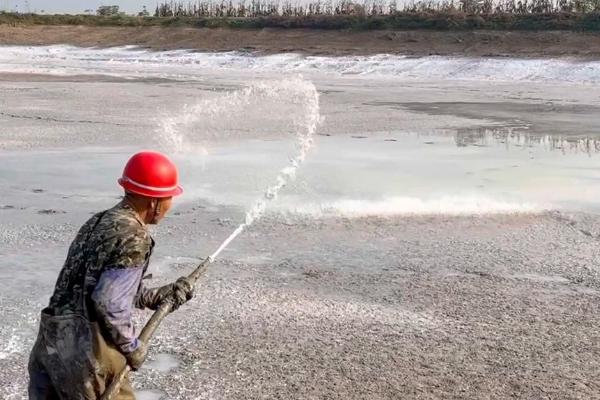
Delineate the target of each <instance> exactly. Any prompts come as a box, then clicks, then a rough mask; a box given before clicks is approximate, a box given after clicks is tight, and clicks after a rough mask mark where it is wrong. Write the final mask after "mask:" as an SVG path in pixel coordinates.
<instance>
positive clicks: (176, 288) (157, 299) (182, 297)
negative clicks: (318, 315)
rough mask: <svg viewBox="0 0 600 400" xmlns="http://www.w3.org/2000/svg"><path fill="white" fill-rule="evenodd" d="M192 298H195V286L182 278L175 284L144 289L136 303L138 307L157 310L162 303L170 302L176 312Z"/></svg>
mask: <svg viewBox="0 0 600 400" xmlns="http://www.w3.org/2000/svg"><path fill="white" fill-rule="evenodd" d="M192 297H194V285H193V283H192V281H190V280H189V279H188V278H186V277H184V276H182V277H181V278H179V279H177V281H175V283H170V284H168V285H165V286H161V287H157V288H153V289H144V291H143V293H142V294H141V296H140V297H139V299H138V300H137V302H136V306H137V307H138V308H149V309H151V310H156V309H158V307H160V305H161V304H162V303H164V302H166V301H168V302H170V303H171V304H172V307H171V310H172V311H175V310H177V309H178V308H179V306H181V305H182V304H184V303H185V302H187V301H188V300H190V299H191V298H192Z"/></svg>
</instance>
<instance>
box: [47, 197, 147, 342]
mask: <svg viewBox="0 0 600 400" xmlns="http://www.w3.org/2000/svg"><path fill="white" fill-rule="evenodd" d="M153 247H154V240H153V239H152V237H151V236H150V234H149V233H148V231H147V229H146V226H145V224H144V223H143V222H142V221H140V220H139V218H138V216H137V214H136V212H135V211H134V210H133V209H132V208H131V207H130V206H129V205H127V204H125V203H124V202H121V203H119V204H117V205H116V206H115V207H113V208H111V209H109V210H106V211H104V212H101V213H98V214H96V215H94V216H93V217H92V218H90V220H88V221H87V222H86V223H85V224H84V225H83V226H82V227H81V229H80V230H79V232H78V234H77V236H76V237H75V240H73V243H72V244H71V246H70V248H69V253H68V255H67V259H66V261H65V263H64V265H63V268H62V270H61V272H60V274H59V276H58V280H57V282H56V287H55V289H54V294H53V295H52V297H51V299H50V304H49V306H48V308H47V309H46V310H48V311H49V312H50V313H51V315H55V316H61V315H70V314H78V315H83V316H85V318H87V319H88V320H89V321H95V322H98V324H99V325H100V327H101V328H102V331H103V333H104V334H103V335H104V336H106V337H107V340H108V341H109V342H112V343H113V344H114V345H115V346H116V347H117V348H118V349H119V350H120V351H121V352H123V353H129V352H131V351H133V350H135V349H136V348H137V347H138V341H137V338H136V334H135V327H134V325H133V321H132V312H133V307H134V305H135V304H136V302H138V305H139V301H138V299H139V298H140V297H141V296H143V292H144V290H145V289H144V288H143V287H142V277H143V275H144V273H145V271H146V269H147V267H148V262H149V259H150V256H151V254H152V249H153Z"/></svg>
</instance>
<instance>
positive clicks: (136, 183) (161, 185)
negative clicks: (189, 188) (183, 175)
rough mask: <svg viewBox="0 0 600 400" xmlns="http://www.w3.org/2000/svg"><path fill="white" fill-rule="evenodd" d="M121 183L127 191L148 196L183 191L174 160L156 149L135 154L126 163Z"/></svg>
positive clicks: (171, 194) (170, 195)
mask: <svg viewBox="0 0 600 400" xmlns="http://www.w3.org/2000/svg"><path fill="white" fill-rule="evenodd" d="M119 185H121V186H123V188H124V189H125V191H126V192H131V193H137V194H141V195H142V196H147V197H172V196H177V195H179V194H181V193H182V192H183V189H182V188H181V186H179V174H178V173H177V167H176V166H175V164H173V161H171V160H170V159H169V158H168V157H167V156H165V155H164V154H161V153H158V152H155V151H141V152H139V153H137V154H134V155H133V156H132V157H131V158H130V159H129V161H128V162H127V165H125V169H124V170H123V176H122V177H121V178H119Z"/></svg>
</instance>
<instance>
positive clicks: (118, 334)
mask: <svg viewBox="0 0 600 400" xmlns="http://www.w3.org/2000/svg"><path fill="white" fill-rule="evenodd" d="M142 273H143V267H142V266H140V267H135V268H115V269H110V270H106V271H104V272H103V273H102V275H100V279H99V280H98V283H97V284H96V287H95V289H94V292H93V293H92V301H93V302H94V306H95V309H96V316H97V317H98V319H99V320H100V321H99V322H100V323H101V324H102V326H103V327H105V328H106V331H107V333H108V334H109V335H110V338H111V339H112V342H113V343H114V344H115V345H116V346H117V348H118V349H119V350H120V351H121V352H122V353H125V354H127V353H130V352H132V351H134V350H135V349H137V347H138V340H137V335H136V332H135V326H134V324H133V320H132V317H133V307H134V300H135V297H136V293H137V291H138V287H139V286H140V280H141V279H142Z"/></svg>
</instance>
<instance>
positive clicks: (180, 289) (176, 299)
mask: <svg viewBox="0 0 600 400" xmlns="http://www.w3.org/2000/svg"><path fill="white" fill-rule="evenodd" d="M171 296H172V297H171V299H172V301H173V308H172V310H173V311H175V310H177V309H178V308H179V306H181V305H182V304H185V303H187V302H188V301H190V300H191V299H192V298H193V297H194V284H193V283H192V282H191V281H190V280H189V279H188V278H186V277H185V276H182V277H181V278H179V279H177V281H175V283H174V284H173V292H172V295H171Z"/></svg>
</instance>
